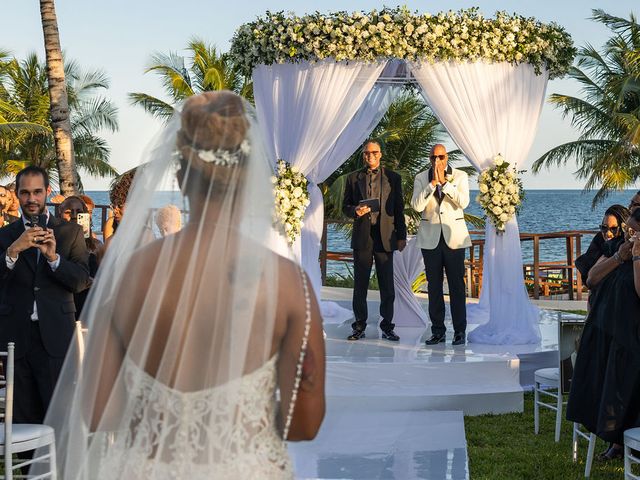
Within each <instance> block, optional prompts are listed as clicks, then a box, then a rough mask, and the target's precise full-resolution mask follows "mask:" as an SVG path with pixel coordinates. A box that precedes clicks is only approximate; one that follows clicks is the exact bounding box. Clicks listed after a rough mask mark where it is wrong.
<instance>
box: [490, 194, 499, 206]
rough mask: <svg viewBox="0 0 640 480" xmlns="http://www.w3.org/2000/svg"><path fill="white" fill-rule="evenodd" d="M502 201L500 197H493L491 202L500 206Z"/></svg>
mask: <svg viewBox="0 0 640 480" xmlns="http://www.w3.org/2000/svg"><path fill="white" fill-rule="evenodd" d="M500 200H501V199H500V195H494V196H493V197H491V201H492V202H493V204H494V205H500Z"/></svg>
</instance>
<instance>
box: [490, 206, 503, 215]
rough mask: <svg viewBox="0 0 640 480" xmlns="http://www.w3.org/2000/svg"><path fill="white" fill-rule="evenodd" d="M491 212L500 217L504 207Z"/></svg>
mask: <svg viewBox="0 0 640 480" xmlns="http://www.w3.org/2000/svg"><path fill="white" fill-rule="evenodd" d="M491 211H492V212H493V214H494V215H500V214H501V213H502V207H493V209H492V210H491Z"/></svg>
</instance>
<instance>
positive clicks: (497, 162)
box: [493, 154, 504, 167]
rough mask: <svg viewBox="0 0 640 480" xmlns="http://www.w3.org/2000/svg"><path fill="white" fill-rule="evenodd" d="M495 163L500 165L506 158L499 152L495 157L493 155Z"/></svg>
mask: <svg viewBox="0 0 640 480" xmlns="http://www.w3.org/2000/svg"><path fill="white" fill-rule="evenodd" d="M493 163H495V164H496V166H498V167H499V166H500V165H502V164H503V163H504V158H502V155H500V154H498V155H496V156H495V157H493Z"/></svg>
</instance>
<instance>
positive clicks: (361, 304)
mask: <svg viewBox="0 0 640 480" xmlns="http://www.w3.org/2000/svg"><path fill="white" fill-rule="evenodd" d="M362 158H363V161H364V164H365V165H364V167H363V168H362V169H360V170H358V171H356V172H353V173H351V174H349V176H348V177H347V184H346V186H345V189H344V198H343V201H342V212H343V213H344V214H345V215H346V216H347V217H350V218H353V219H354V222H353V230H352V234H351V248H352V249H353V276H354V286H353V313H354V316H355V321H354V322H353V324H352V325H351V327H352V329H353V331H352V332H351V335H349V337H348V338H347V339H348V340H359V339H361V338H364V337H365V329H366V328H367V316H368V312H367V290H368V288H369V276H370V275H371V267H372V264H373V262H374V260H375V263H376V274H377V276H378V283H379V285H380V316H381V317H382V321H381V322H380V329H381V330H382V338H385V339H387V340H391V341H394V342H397V341H398V340H400V337H398V335H396V333H395V332H394V330H393V329H394V328H395V325H394V323H393V302H394V300H395V287H394V284H393V252H394V250H399V251H402V250H404V247H406V245H407V227H406V225H405V220H404V200H403V197H402V183H401V180H400V175H398V174H397V173H396V172H394V171H392V170H389V169H388V168H384V167H382V166H381V165H380V161H381V159H382V148H381V146H380V143H379V142H378V141H376V140H367V141H366V142H365V144H364V146H363V150H362ZM363 201H367V202H370V203H368V204H364V203H362V202H363Z"/></svg>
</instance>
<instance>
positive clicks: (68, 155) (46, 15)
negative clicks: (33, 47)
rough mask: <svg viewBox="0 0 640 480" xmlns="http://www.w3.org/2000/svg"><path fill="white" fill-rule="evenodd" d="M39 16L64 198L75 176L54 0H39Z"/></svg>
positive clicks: (72, 187) (72, 190) (74, 183)
mask: <svg viewBox="0 0 640 480" xmlns="http://www.w3.org/2000/svg"><path fill="white" fill-rule="evenodd" d="M40 17H41V19H42V30H43V32H44V50H45V53H46V59H47V78H48V80H49V82H48V90H49V100H50V102H49V109H50V113H51V130H52V132H53V139H54V142H55V151H56V165H57V168H58V176H59V183H60V193H61V194H62V195H64V196H65V197H67V196H69V195H73V194H75V193H77V187H78V175H77V172H76V166H75V160H74V154H73V147H74V145H73V137H72V135H71V120H70V118H69V100H68V97H67V85H66V82H65V77H64V74H65V72H64V63H63V59H62V48H61V47H60V35H59V34H58V20H57V18H56V8H55V2H54V0H40Z"/></svg>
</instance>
